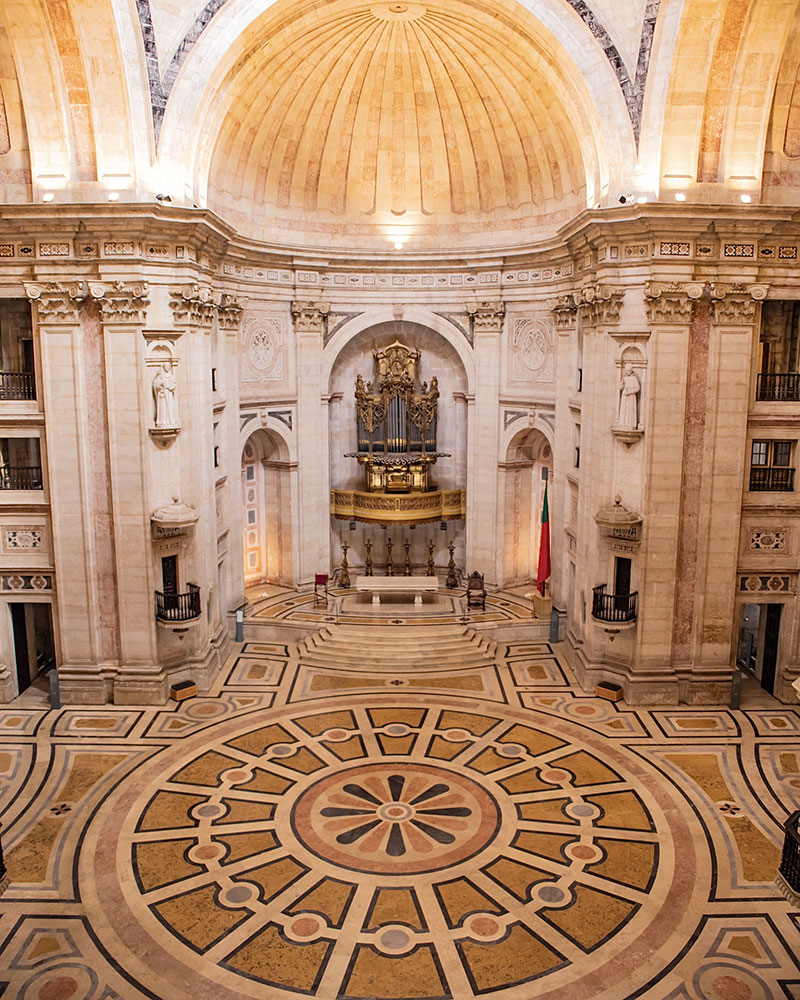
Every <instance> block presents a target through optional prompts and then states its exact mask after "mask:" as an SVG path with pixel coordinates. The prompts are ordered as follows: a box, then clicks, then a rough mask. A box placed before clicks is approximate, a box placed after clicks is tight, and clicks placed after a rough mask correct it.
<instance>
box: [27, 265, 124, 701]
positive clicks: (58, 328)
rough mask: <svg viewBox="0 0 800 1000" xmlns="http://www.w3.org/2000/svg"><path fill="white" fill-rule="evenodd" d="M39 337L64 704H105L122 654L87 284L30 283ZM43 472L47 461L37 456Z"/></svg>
mask: <svg viewBox="0 0 800 1000" xmlns="http://www.w3.org/2000/svg"><path fill="white" fill-rule="evenodd" d="M25 291H26V292H27V295H28V297H29V298H30V300H31V301H32V303H33V304H34V306H35V318H36V322H37V324H38V328H39V343H40V351H41V370H42V400H43V404H44V411H45V415H46V419H47V426H48V428H49V429H50V432H51V434H52V436H53V440H52V441H50V440H48V441H47V447H46V452H47V457H46V463H47V470H48V473H47V478H48V483H49V491H50V496H51V516H52V525H53V549H54V553H53V555H54V565H55V584H56V616H55V621H54V625H55V628H56V631H57V646H58V650H59V665H58V675H59V685H60V690H61V698H62V701H64V702H65V703H67V704H70V703H72V704H103V703H105V702H107V701H108V700H109V698H110V696H111V692H112V687H113V681H114V677H115V676H116V673H117V670H118V667H119V659H120V651H119V645H118V635H117V596H116V585H115V580H114V573H115V565H116V554H115V548H114V532H113V521H112V497H111V483H110V477H109V467H108V453H107V440H106V416H105V409H106V389H105V360H104V353H103V343H102V330H101V327H100V321H99V316H98V314H97V311H96V310H92V311H88V310H86V309H83V308H82V307H81V306H82V303H83V302H84V301H85V300H86V299H87V297H88V294H89V290H88V286H87V285H86V283H85V282H83V281H72V282H57V281H50V282H42V283H26V285H25ZM42 460H43V464H44V462H45V456H44V454H43V456H42Z"/></svg>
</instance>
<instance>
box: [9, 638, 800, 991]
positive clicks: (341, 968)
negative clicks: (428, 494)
mask: <svg viewBox="0 0 800 1000" xmlns="http://www.w3.org/2000/svg"><path fill="white" fill-rule="evenodd" d="M328 627H333V628H338V629H344V630H346V629H347V626H346V625H340V626H328ZM381 627H383V628H385V630H386V631H385V633H384V634H385V636H386V642H387V644H389V645H391V637H392V634H394V633H393V627H392V626H389V625H386V626H381ZM435 627H436V626H435V625H432V628H434V629H435ZM434 634H435V633H434ZM487 634H488V633H487ZM430 668H431V665H430V664H420V668H419V670H414V669H410V670H406V671H405V672H404V673H403V674H402V675H399V674H398V675H397V676H395V675H391V674H388V675H387V674H385V673H382V672H376V673H375V674H374V676H372V678H371V680H370V676H369V674H370V671H369V664H364V665H363V670H362V674H364V676H363V677H361V678H360V679H359V681H358V685H357V686H356V687H352V686H350V687H345V689H343V690H342V689H337V688H336V686H335V685H333V686H331V685H330V684H329V683H328V681H329V679H330V676H331V674H332V673H333V674H334V675H335V672H336V671H335V664H332V665H331V667H330V668H329V669H327V670H326V669H325V668H323V667H319V666H309V665H308V664H303V663H302V662H301V661H300V659H299V658H298V655H297V648H296V647H295V646H294V644H293V643H292V642H291V638H290V640H289V641H287V642H286V643H281V642H277V641H265V642H248V643H245V644H243V645H242V646H239V647H237V648H236V652H235V654H234V655H233V656H232V657H231V658H230V659H229V662H228V663H227V664H226V667H225V669H224V671H223V672H222V673H221V675H220V678H219V680H218V682H217V684H216V686H215V687H214V688H213V689H212V691H211V692H209V693H208V695H206V696H204V697H200V698H196V699H193V700H191V701H188V702H184V703H182V704H180V705H175V704H174V703H170V704H169V705H168V706H167V707H165V708H142V709H135V708H119V709H117V708H113V707H111V706H97V707H94V708H85V709H78V708H64V709H61V710H58V711H49V710H47V709H46V708H44V707H41V708H37V707H29V706H22V705H20V706H16V705H15V706H6V707H5V708H4V709H3V710H2V711H0V803H1V804H2V817H0V819H1V820H2V823H3V842H4V845H5V847H6V855H7V857H6V860H7V864H8V868H9V872H10V875H11V879H12V883H11V885H10V887H9V889H8V890H7V893H6V895H5V896H4V897H3V899H2V904H0V996H2V997H3V998H4V1000H7V998H12V997H13V998H17V997H19V998H24V1000H140V998H145V997H147V998H157V1000H167V998H169V1000H188V998H206V997H209V998H211V997H213V998H215V1000H217V998H219V1000H243V998H257V997H266V998H275V1000H279V998H287V1000H290V998H297V997H316V998H320V1000H375V998H382V1000H405V998H409V1000H410V998H417V1000H434V998H436V1000H449V998H452V1000H472V998H474V997H486V998H497V1000H528V998H531V997H545V998H547V1000H583V998H586V1000H589V998H603V1000H632V998H639V997H641V998H646V1000H778V998H794V1000H798V998H800V914H799V913H797V912H796V911H795V910H793V909H792V908H791V906H790V905H789V904H788V903H787V902H786V901H785V900H784V899H783V897H782V896H781V894H780V892H779V891H778V889H777V888H776V886H775V883H774V875H775V871H776V869H777V864H778V860H779V857H780V845H781V843H782V832H781V825H782V823H783V821H784V819H785V818H786V816H787V814H788V813H789V812H790V811H792V810H793V809H796V808H798V806H800V711H798V708H794V707H792V706H781V705H778V704H777V703H775V704H773V705H770V706H762V707H754V708H751V709H744V710H742V711H732V710H730V709H727V708H724V707H719V708H702V709H699V708H689V707H687V708H675V707H670V708H663V709H658V708H652V709H643V708H636V709H633V708H628V707H626V706H625V705H624V704H623V703H618V704H612V703H609V702H606V701H601V700H598V699H596V698H594V697H590V696H588V695H586V694H584V693H582V692H580V691H579V690H578V689H576V687H575V686H574V684H573V683H572V678H571V676H570V673H569V670H568V668H567V667H566V665H565V664H564V663H563V660H562V657H561V656H560V653H559V646H558V645H555V646H550V645H549V644H548V643H544V642H510V643H503V644H500V645H498V647H497V648H496V650H494V652H493V655H492V657H491V662H487V663H486V664H485V666H484V667H482V668H477V669H470V670H464V671H458V670H452V671H450V672H449V673H447V676H446V677H445V676H442V677H438V678H435V677H432V674H431V670H430ZM426 670H427V671H428V672H427V673H426ZM320 677H322V678H323V679H325V678H327V680H325V683H323V684H322V685H321V686H320V685H319V684H316V683H315V679H317V680H318V679H319V678H320ZM421 678H423V679H425V680H426V681H432V683H426V685H424V686H420V685H419V684H416V683H415V682H417V681H419V680H420V679H421ZM393 682H398V683H396V684H395V683H393Z"/></svg>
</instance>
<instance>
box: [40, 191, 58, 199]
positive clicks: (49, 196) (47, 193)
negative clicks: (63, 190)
mask: <svg viewBox="0 0 800 1000" xmlns="http://www.w3.org/2000/svg"><path fill="white" fill-rule="evenodd" d="M53 198H55V195H54V194H53V192H52V191H45V193H44V194H43V195H42V201H52V200H53Z"/></svg>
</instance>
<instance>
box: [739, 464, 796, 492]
mask: <svg viewBox="0 0 800 1000" xmlns="http://www.w3.org/2000/svg"><path fill="white" fill-rule="evenodd" d="M793 489H794V469H789V468H787V467H786V466H783V465H778V466H768V465H753V466H751V467H750V492H751V493H756V492H758V493H791V492H792V490H793Z"/></svg>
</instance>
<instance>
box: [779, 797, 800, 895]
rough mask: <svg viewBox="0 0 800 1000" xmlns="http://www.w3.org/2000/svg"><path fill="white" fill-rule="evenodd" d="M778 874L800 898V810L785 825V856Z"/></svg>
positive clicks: (783, 855) (782, 858) (782, 857)
mask: <svg viewBox="0 0 800 1000" xmlns="http://www.w3.org/2000/svg"><path fill="white" fill-rule="evenodd" d="M778 874H779V876H780V878H781V879H783V881H784V882H785V884H786V886H787V887H788V888H789V889H790V890H791V891H792V892H793V893H794V895H795V896H800V809H797V810H796V811H795V812H793V813H792V815H791V816H790V817H789V818H788V819H787V820H786V822H785V823H784V824H783V854H782V855H781V863H780V865H779V866H778ZM779 881H780V880H779Z"/></svg>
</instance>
